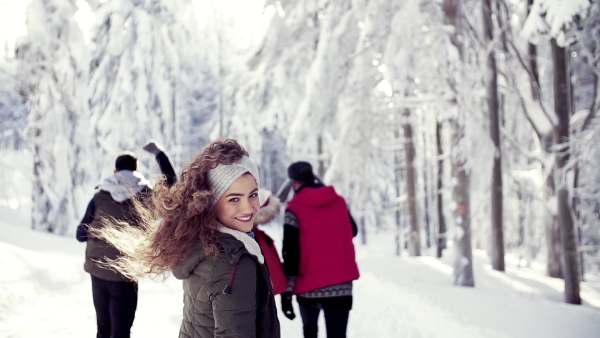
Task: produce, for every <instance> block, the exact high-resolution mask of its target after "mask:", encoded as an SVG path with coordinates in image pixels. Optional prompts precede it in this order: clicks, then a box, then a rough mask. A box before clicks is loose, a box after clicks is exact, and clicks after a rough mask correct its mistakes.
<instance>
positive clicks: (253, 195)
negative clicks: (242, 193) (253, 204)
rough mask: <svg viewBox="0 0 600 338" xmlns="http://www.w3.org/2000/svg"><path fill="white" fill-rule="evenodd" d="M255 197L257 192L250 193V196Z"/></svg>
mask: <svg viewBox="0 0 600 338" xmlns="http://www.w3.org/2000/svg"><path fill="white" fill-rule="evenodd" d="M256 197H258V193H257V192H255V193H252V194H250V198H256Z"/></svg>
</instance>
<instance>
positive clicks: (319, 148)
mask: <svg viewBox="0 0 600 338" xmlns="http://www.w3.org/2000/svg"><path fill="white" fill-rule="evenodd" d="M317 154H318V160H317V161H318V168H317V173H318V175H319V177H320V178H321V179H323V177H325V162H324V161H323V159H324V158H325V156H324V155H323V136H322V135H319V137H318V138H317Z"/></svg>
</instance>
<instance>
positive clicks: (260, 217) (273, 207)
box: [254, 195, 281, 225]
mask: <svg viewBox="0 0 600 338" xmlns="http://www.w3.org/2000/svg"><path fill="white" fill-rule="evenodd" d="M280 205H281V202H280V201H279V198H277V196H275V195H270V196H268V198H267V199H266V201H264V202H263V201H261V207H260V210H259V211H258V213H257V214H256V218H255V219H254V224H256V225H260V224H267V223H269V222H271V221H272V220H273V219H274V218H275V217H276V216H277V215H278V214H279V206H280Z"/></svg>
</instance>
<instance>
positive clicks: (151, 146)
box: [143, 140, 163, 155]
mask: <svg viewBox="0 0 600 338" xmlns="http://www.w3.org/2000/svg"><path fill="white" fill-rule="evenodd" d="M143 149H144V150H145V151H147V152H149V153H151V154H154V155H158V154H160V153H161V152H162V151H163V149H162V147H161V146H160V144H159V143H158V142H156V140H150V141H148V143H146V145H145V146H144V148H143Z"/></svg>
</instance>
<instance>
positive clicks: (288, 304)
mask: <svg viewBox="0 0 600 338" xmlns="http://www.w3.org/2000/svg"><path fill="white" fill-rule="evenodd" d="M281 310H283V314H284V315H285V316H286V317H287V318H288V319H289V320H293V319H294V318H296V315H295V314H294V307H293V306H292V293H291V292H284V293H282V294H281Z"/></svg>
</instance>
